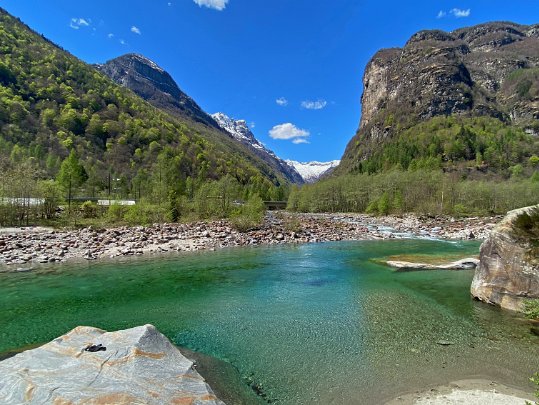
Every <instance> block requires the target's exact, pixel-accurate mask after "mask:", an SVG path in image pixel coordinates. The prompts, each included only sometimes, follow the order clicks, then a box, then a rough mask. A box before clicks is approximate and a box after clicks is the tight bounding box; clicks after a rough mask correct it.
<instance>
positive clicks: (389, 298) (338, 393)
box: [0, 240, 539, 405]
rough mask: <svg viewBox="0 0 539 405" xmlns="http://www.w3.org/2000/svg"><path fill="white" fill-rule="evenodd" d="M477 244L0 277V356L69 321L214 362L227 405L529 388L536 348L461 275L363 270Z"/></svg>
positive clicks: (288, 249)
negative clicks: (471, 383) (452, 388)
mask: <svg viewBox="0 0 539 405" xmlns="http://www.w3.org/2000/svg"><path fill="white" fill-rule="evenodd" d="M478 248H479V243H478V242H443V241H429V240H396V241H395V240H394V241H364V242H338V243H327V244H308V245H300V246H279V247H259V248H238V249H229V250H222V251H218V252H203V253H196V254H185V255H181V256H170V257H158V258H155V257H154V258H149V259H140V260H130V261H125V262H118V261H111V262H94V263H88V264H76V265H74V264H72V265H60V266H59V265H56V266H49V267H43V268H39V269H37V270H35V271H33V272H30V273H9V274H7V273H4V274H0V308H1V311H0V353H1V352H6V351H9V350H15V349H20V348H22V347H26V346H29V345H34V344H37V343H42V342H46V341H49V340H51V339H53V338H55V337H56V336H59V335H62V334H64V333H65V332H67V331H68V330H70V329H72V328H73V327H75V326H77V325H90V326H96V327H100V328H103V329H106V330H117V329H125V328H129V327H133V326H136V325H141V324H146V323H151V324H154V325H155V326H156V327H157V328H158V329H159V330H161V331H162V332H163V333H164V334H165V335H166V336H168V337H169V338H170V339H171V340H172V341H173V342H174V343H175V344H177V345H179V346H182V347H185V348H188V349H190V350H193V351H195V352H199V353H202V354H204V355H206V356H209V357H207V358H209V359H215V362H214V363H212V364H214V366H213V368H214V369H216V368H219V367H221V366H220V364H221V365H226V367H224V366H223V368H222V370H221V371H222V372H221V373H219V372H218V371H219V370H213V372H212V377H211V378H209V379H210V382H211V380H212V379H213V380H216V379H218V380H219V381H215V384H216V385H218V386H220V387H225V389H226V387H228V389H229V390H230V391H231V392H234V393H235V395H236V397H235V399H234V400H231V401H233V402H236V401H237V403H253V402H254V401H259V402H260V403H267V402H272V403H277V404H291V405H292V404H326V405H327V404H378V403H381V402H383V401H385V400H388V399H391V398H393V397H395V396H396V395H399V394H400V393H404V392H407V391H412V392H413V391H414V390H417V389H420V388H424V387H426V386H429V385H432V384H439V383H446V382H448V381H451V380H456V379H463V378H468V377H485V378H490V379H496V381H498V382H502V383H506V384H509V385H515V386H520V387H523V388H526V387H527V388H528V389H529V390H531V389H532V387H531V386H530V385H529V382H528V377H529V376H531V374H533V372H535V371H537V370H539V351H538V347H539V345H538V343H539V338H538V337H536V336H534V335H532V334H531V333H530V329H529V324H528V323H527V322H525V321H523V320H520V319H518V318H517V317H514V316H513V315H511V314H508V313H505V312H502V311H500V310H499V309H497V308H494V307H492V306H489V305H486V304H483V303H480V302H476V301H474V300H472V299H471V297H470V294H469V286H470V283H471V280H472V276H473V272H472V271H447V270H445V271H443V270H441V271H417V272H394V271H393V270H391V269H390V268H388V267H386V266H384V265H382V264H380V263H379V262H378V261H377V259H383V258H385V257H388V256H391V255H396V254H401V253H407V254H423V255H424V254H428V255H436V256H447V257H454V256H455V255H462V256H467V255H474V254H477V253H478ZM234 369H235V370H237V372H231V371H230V370H234ZM223 370H225V371H223ZM226 370H228V371H226ZM254 393H256V396H255V395H254ZM254 398H256V399H254Z"/></svg>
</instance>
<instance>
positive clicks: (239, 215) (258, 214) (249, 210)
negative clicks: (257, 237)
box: [230, 194, 266, 232]
mask: <svg viewBox="0 0 539 405" xmlns="http://www.w3.org/2000/svg"><path fill="white" fill-rule="evenodd" d="M265 212H266V207H265V205H264V201H262V199H261V198H260V197H259V196H258V195H257V194H255V195H252V196H251V197H250V198H249V200H247V202H246V203H245V204H243V205H240V206H239V207H238V208H237V209H235V210H234V212H233V213H232V215H231V217H230V221H231V222H232V226H233V227H234V228H236V229H237V230H238V231H240V232H246V231H248V230H250V229H253V228H256V227H258V226H260V225H261V224H262V222H263V220H264V213H265Z"/></svg>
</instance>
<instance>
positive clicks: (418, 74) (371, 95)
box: [343, 22, 539, 167]
mask: <svg viewBox="0 0 539 405" xmlns="http://www.w3.org/2000/svg"><path fill="white" fill-rule="evenodd" d="M538 31H539V26H538V25H533V26H525V25H519V24H514V23H511V22H493V23H486V24H481V25H477V26H473V27H467V28H462V29H459V30H456V31H453V32H444V31H439V30H427V31H420V32H418V33H416V34H414V35H413V36H412V37H411V38H410V39H409V40H408V42H407V43H406V44H405V45H404V47H403V48H391V49H382V50H380V51H378V52H377V53H376V54H375V55H374V56H373V57H372V59H371V60H370V62H369V63H368V64H367V67H366V68H365V73H364V77H363V87H364V91H363V95H362V98H361V103H362V107H361V122H360V125H359V129H358V132H357V134H356V136H355V137H354V138H353V139H352V140H351V141H350V143H349V144H348V146H347V149H346V152H345V154H344V156H343V161H344V163H345V166H347V167H349V166H353V163H350V162H353V161H356V160H361V159H365V158H368V157H369V156H370V155H371V154H372V150H375V149H376V148H378V147H379V144H380V142H383V141H385V140H386V139H388V138H391V137H393V136H395V135H396V134H398V133H400V132H401V131H403V130H405V129H408V128H411V127H413V126H414V125H416V124H417V123H419V122H421V121H425V120H428V119H430V118H432V117H435V116H449V115H458V116H464V117H468V116H469V117H478V116H487V117H494V118H497V119H499V120H501V121H503V122H505V123H510V124H514V125H518V126H520V127H522V128H524V129H525V130H527V131H530V133H536V132H537V130H536V128H537V126H538V123H537V120H538V119H539V84H538V83H539V82H538V78H539V71H538V68H539V35H538V34H537V32H538Z"/></svg>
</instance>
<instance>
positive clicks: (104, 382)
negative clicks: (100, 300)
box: [0, 325, 224, 405]
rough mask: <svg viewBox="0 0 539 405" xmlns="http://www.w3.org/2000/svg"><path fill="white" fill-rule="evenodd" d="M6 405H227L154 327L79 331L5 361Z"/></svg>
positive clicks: (0, 365) (1, 366)
mask: <svg viewBox="0 0 539 405" xmlns="http://www.w3.org/2000/svg"><path fill="white" fill-rule="evenodd" d="M0 375H1V376H2V378H1V379H0V402H1V403H2V404H6V405H7V404H22V403H25V404H43V403H50V404H52V403H54V404H74V403H88V404H90V403H92V404H117V405H121V404H135V403H137V404H156V405H157V404H199V405H224V403H223V402H222V401H220V400H219V399H217V397H216V396H215V395H214V394H213V392H212V390H211V388H210V387H209V386H208V385H207V384H206V383H205V382H204V379H203V378H202V377H201V376H200V375H199V374H198V373H197V372H196V371H195V370H194V369H193V363H192V362H191V361H190V360H188V359H187V358H185V357H184V356H183V355H182V354H181V353H180V351H179V350H178V349H177V348H176V347H174V346H173V345H172V344H171V343H170V342H169V340H168V339H167V338H166V337H165V336H163V335H162V334H161V333H159V331H157V330H156V329H155V328H154V327H153V326H152V325H145V326H140V327H136V328H132V329H127V330H122V331H118V332H105V331H103V330H100V329H96V328H90V327H84V326H79V327H77V328H75V329H73V330H72V331H71V332H69V333H67V334H66V335H64V336H60V337H58V338H56V339H54V340H53V341H51V342H50V343H47V344H45V345H44V346H41V347H39V348H37V349H34V350H28V351H25V352H22V353H20V354H18V355H16V356H15V357H12V358H10V359H7V360H4V361H2V362H0Z"/></svg>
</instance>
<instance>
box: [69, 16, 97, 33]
mask: <svg viewBox="0 0 539 405" xmlns="http://www.w3.org/2000/svg"><path fill="white" fill-rule="evenodd" d="M91 23H92V20H90V19H89V18H72V19H71V21H69V26H70V27H71V28H73V29H74V30H78V29H79V28H80V27H88V26H90V24H91Z"/></svg>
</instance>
